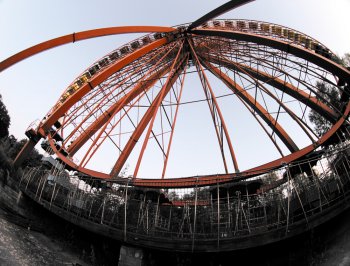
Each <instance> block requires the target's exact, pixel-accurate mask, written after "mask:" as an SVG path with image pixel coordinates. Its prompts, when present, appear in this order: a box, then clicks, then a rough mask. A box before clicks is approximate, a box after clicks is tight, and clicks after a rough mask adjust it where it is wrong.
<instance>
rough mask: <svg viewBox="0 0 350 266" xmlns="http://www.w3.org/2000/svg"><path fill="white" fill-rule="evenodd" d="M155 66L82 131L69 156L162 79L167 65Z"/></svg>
mask: <svg viewBox="0 0 350 266" xmlns="http://www.w3.org/2000/svg"><path fill="white" fill-rule="evenodd" d="M173 49H174V47H173ZM171 50H172V49H170V51H171ZM170 51H168V52H167V53H165V54H164V55H163V56H162V57H161V59H163V58H164V57H166V56H167V55H168V53H169V52H170ZM152 59H154V58H152ZM157 66H158V64H154V65H153V67H152V68H151V69H150V70H149V71H148V72H147V73H146V74H145V75H144V77H143V78H142V79H141V80H140V81H139V82H138V83H137V85H136V86H135V87H134V88H133V89H132V90H130V91H129V92H128V93H127V94H126V95H125V96H123V97H122V98H120V99H119V100H118V101H117V102H116V103H115V104H113V105H112V106H111V107H109V109H108V110H106V111H105V112H103V113H102V115H100V116H99V117H98V118H97V119H96V120H95V121H94V122H93V123H92V124H91V125H90V126H89V127H88V128H87V129H86V130H84V132H83V133H82V134H80V135H79V137H78V138H77V139H76V140H75V141H74V142H73V143H72V144H71V145H70V147H69V149H68V152H69V154H70V155H71V156H73V155H74V154H75V153H76V152H77V151H78V150H79V149H80V148H81V147H82V146H83V145H84V144H85V143H86V141H87V140H88V139H89V138H90V137H92V136H93V135H94V134H95V133H96V132H97V130H99V129H100V128H101V127H102V126H103V125H106V126H107V124H108V123H109V121H110V120H111V119H112V118H113V117H114V115H115V114H116V113H118V112H119V111H120V110H121V108H122V107H123V106H125V105H126V104H129V103H130V102H131V101H132V100H133V99H135V97H137V96H138V95H139V94H140V93H142V91H148V90H149V89H150V88H151V87H152V86H153V85H154V84H155V83H156V82H157V80H158V79H159V78H160V77H162V76H163V75H165V74H166V73H167V72H168V71H169V68H168V66H167V65H164V66H163V67H162V68H160V69H157ZM152 72H154V73H152ZM149 74H151V75H150V77H148V78H147V79H146V76H147V75H149ZM106 126H105V127H106ZM105 127H104V129H105ZM104 129H102V130H101V131H100V132H101V134H102V132H103V131H104Z"/></svg>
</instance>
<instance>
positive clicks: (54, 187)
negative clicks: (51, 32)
mask: <svg viewBox="0 0 350 266" xmlns="http://www.w3.org/2000/svg"><path fill="white" fill-rule="evenodd" d="M56 185H57V183H56V182H55V185H54V186H53V190H52V196H51V200H50V208H49V209H50V210H51V205H52V200H53V196H54V195H55V190H56Z"/></svg>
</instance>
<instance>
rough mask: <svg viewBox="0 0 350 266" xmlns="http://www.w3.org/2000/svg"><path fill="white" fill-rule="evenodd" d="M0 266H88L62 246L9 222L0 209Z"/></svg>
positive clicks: (62, 244)
mask: <svg viewBox="0 0 350 266" xmlns="http://www.w3.org/2000/svg"><path fill="white" fill-rule="evenodd" d="M0 265H2V266H17V265H18V266H19V265H21V266H22V265H90V264H86V263H85V262H83V261H81V260H80V258H79V256H78V255H77V254H75V253H74V251H73V250H72V249H71V248H70V247H69V246H67V245H66V244H65V243H62V242H59V241H55V240H54V239H50V238H48V237H47V236H45V235H43V234H41V233H39V232H35V231H33V230H31V229H30V228H23V227H21V226H19V225H16V224H14V223H12V222H10V221H9V219H8V218H7V215H6V212H5V211H3V210H1V209H0Z"/></svg>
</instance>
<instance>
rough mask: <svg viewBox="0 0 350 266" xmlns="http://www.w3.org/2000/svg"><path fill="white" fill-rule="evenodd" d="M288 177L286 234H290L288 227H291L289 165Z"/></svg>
mask: <svg viewBox="0 0 350 266" xmlns="http://www.w3.org/2000/svg"><path fill="white" fill-rule="evenodd" d="M286 170H287V178H288V190H287V191H288V193H287V194H288V199H287V224H286V235H287V234H288V227H289V212H290V192H291V191H290V178H289V168H288V165H287V168H286Z"/></svg>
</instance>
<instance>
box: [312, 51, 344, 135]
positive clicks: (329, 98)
mask: <svg viewBox="0 0 350 266" xmlns="http://www.w3.org/2000/svg"><path fill="white" fill-rule="evenodd" d="M336 62H337V63H339V64H341V65H343V66H344V67H347V68H350V53H347V54H345V55H344V56H343V58H338V59H337V60H336ZM316 87H317V88H318V95H317V96H316V97H317V98H319V99H320V100H321V101H322V102H324V103H326V104H327V105H330V106H331V108H333V109H335V110H339V111H341V110H342V101H341V92H340V90H339V88H338V87H335V86H332V85H329V84H327V83H325V82H323V81H321V82H320V81H318V82H317V83H316ZM309 119H310V122H311V123H313V124H314V128H315V132H316V134H318V135H319V136H322V135H323V134H325V133H326V132H327V131H328V130H329V129H330V128H331V126H332V123H331V122H329V121H328V120H327V119H325V118H324V117H323V116H321V115H320V114H319V113H317V112H316V111H314V110H311V111H310V113H309Z"/></svg>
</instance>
